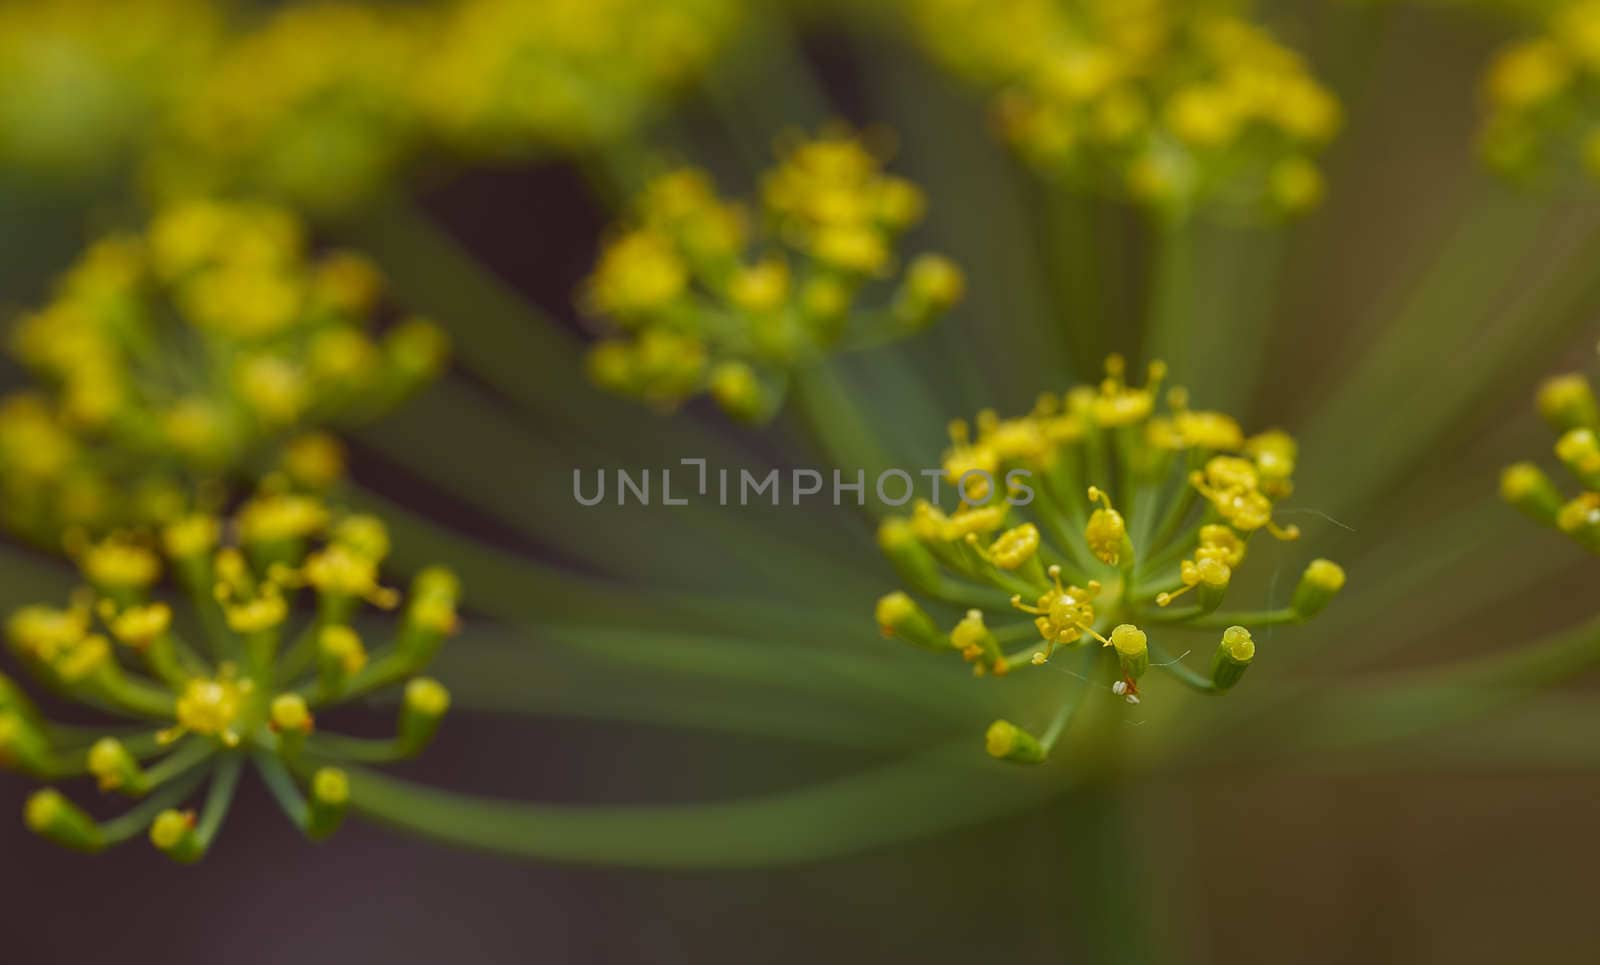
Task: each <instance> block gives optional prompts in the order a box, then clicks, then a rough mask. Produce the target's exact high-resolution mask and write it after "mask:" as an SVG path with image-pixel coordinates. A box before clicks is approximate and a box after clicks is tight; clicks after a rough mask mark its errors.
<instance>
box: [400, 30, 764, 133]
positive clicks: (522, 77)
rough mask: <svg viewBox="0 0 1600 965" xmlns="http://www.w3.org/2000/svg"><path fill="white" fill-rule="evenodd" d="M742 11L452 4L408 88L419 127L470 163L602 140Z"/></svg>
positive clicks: (674, 84) (630, 129) (652, 106)
mask: <svg viewBox="0 0 1600 965" xmlns="http://www.w3.org/2000/svg"><path fill="white" fill-rule="evenodd" d="M743 12H744V11H743V9H742V7H741V5H740V4H738V3H735V2H731V0H689V2H678V3H655V2H651V0H599V2H594V0H545V2H541V3H523V2H519V0H458V2H455V3H452V4H448V5H447V7H446V10H445V11H444V12H443V15H442V17H441V19H442V21H443V22H442V23H441V24H440V25H439V26H438V35H437V37H434V38H430V40H431V41H432V43H430V49H429V56H428V57H427V58H426V59H425V63H424V65H423V75H422V80H421V82H420V83H419V84H418V85H417V88H416V90H417V99H418V103H419V105H420V110H421V113H422V117H423V120H424V123H425V124H426V125H427V127H428V129H429V131H430V132H431V133H432V134H433V135H434V136H435V137H437V138H438V139H440V140H441V141H442V142H443V143H444V144H445V145H447V146H449V147H451V148H453V149H455V150H456V151H457V152H459V153H462V154H466V155H469V156H476V155H488V156H491V157H507V156H509V157H520V156H527V155H532V154H537V153H540V152H544V151H549V150H552V149H558V150H567V151H586V150H592V149H594V148H596V147H600V146H604V145H607V144H613V143H615V142H617V141H620V140H622V139H624V138H626V137H627V136H628V135H631V134H632V133H634V131H635V130H636V129H637V128H638V127H639V125H640V124H641V123H642V122H643V121H644V120H645V118H647V117H648V116H649V115H651V114H652V113H654V112H655V111H656V110H657V109H659V108H660V107H661V106H662V104H663V102H664V101H665V100H666V99H668V98H669V97H670V96H671V95H672V94H673V93H675V92H676V91H677V90H679V89H681V88H683V87H684V86H685V85H686V84H688V83H690V82H692V81H693V79H694V78H695V77H696V76H697V75H698V74H699V73H700V72H701V71H702V70H703V69H704V68H705V67H706V65H707V64H708V62H709V61H710V60H711V58H712V57H713V56H714V55H715V54H716V53H717V52H718V51H719V50H720V49H721V48H722V46H723V45H724V43H725V42H726V41H727V40H728V38H729V36H730V35H731V34H732V33H733V31H734V29H735V28H736V27H737V25H738V23H739V21H740V19H741V17H742V15H743Z"/></svg>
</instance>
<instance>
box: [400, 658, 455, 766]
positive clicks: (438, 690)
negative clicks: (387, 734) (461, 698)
mask: <svg viewBox="0 0 1600 965" xmlns="http://www.w3.org/2000/svg"><path fill="white" fill-rule="evenodd" d="M449 709H450V691H448V690H446V689H444V685H443V684H441V683H439V681H437V680H434V679H432V678H430V677H418V678H416V679H415V680H412V681H411V682H410V683H408V684H406V693H405V699H404V700H403V701H402V702H401V704H400V723H399V726H398V728H397V730H398V732H399V733H398V736H397V737H396V742H397V744H398V745H399V748H400V752H401V753H402V754H403V755H405V756H408V757H409V756H413V755H416V754H420V753H422V751H423V749H424V748H426V747H427V746H428V745H429V744H430V743H432V742H433V737H434V735H435V734H437V733H438V732H439V722H440V721H441V720H443V719H444V715H445V711H447V710H449Z"/></svg>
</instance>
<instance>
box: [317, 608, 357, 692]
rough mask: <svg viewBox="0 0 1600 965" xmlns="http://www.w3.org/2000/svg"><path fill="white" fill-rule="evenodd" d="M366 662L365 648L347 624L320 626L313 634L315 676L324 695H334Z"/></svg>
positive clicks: (348, 682) (342, 690)
mask: <svg viewBox="0 0 1600 965" xmlns="http://www.w3.org/2000/svg"><path fill="white" fill-rule="evenodd" d="M366 665H367V648H366V647H365V646H363V645H362V643H361V637H360V635H358V634H357V633H356V632H355V631H354V630H352V629H351V628H350V627H347V626H344V625H343V624H336V625H334V626H331V627H323V628H322V632H321V633H320V634H318V635H317V676H318V680H319V683H320V685H321V687H322V692H323V694H324V695H326V696H327V697H330V698H332V697H338V696H339V695H341V694H343V693H344V691H345V688H346V687H348V686H349V684H350V678H351V677H354V676H355V675H356V674H358V673H360V672H361V671H362V670H363V669H364V668H365V667H366Z"/></svg>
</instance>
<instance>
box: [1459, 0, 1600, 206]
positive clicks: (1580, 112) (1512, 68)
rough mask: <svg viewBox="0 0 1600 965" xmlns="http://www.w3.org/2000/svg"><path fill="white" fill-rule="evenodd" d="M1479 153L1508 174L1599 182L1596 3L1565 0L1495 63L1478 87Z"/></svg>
mask: <svg viewBox="0 0 1600 965" xmlns="http://www.w3.org/2000/svg"><path fill="white" fill-rule="evenodd" d="M1484 94H1485V99H1486V100H1487V102H1488V117H1487V119H1486V120H1485V122H1484V127H1483V134H1482V139H1483V150H1484V154H1485V156H1486V157H1487V158H1488V159H1489V162H1490V163H1491V164H1493V165H1494V166H1495V167H1497V168H1499V169H1501V170H1503V171H1506V172H1508V173H1511V174H1517V175H1529V174H1533V173H1535V172H1539V171H1556V172H1560V171H1563V170H1566V171H1571V170H1582V171H1585V172H1587V173H1588V174H1589V176H1591V177H1600V2H1597V0H1576V2H1572V0H1568V2H1562V3H1558V4H1556V5H1555V6H1554V8H1553V9H1552V10H1550V11H1549V13H1548V14H1547V15H1546V16H1545V17H1544V19H1543V23H1542V26H1541V28H1540V29H1539V31H1538V32H1537V33H1535V34H1534V35H1532V36H1530V37H1526V38H1524V39H1522V40H1519V41H1517V42H1515V43H1513V44H1511V45H1509V46H1507V47H1506V48H1505V49H1503V50H1501V51H1500V53H1499V54H1498V55H1497V56H1496V57H1495V59H1494V62H1493V63H1492V64H1491V65H1490V68H1489V73H1488V77H1487V79H1486V81H1485V84H1484Z"/></svg>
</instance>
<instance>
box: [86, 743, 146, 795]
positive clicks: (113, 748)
mask: <svg viewBox="0 0 1600 965" xmlns="http://www.w3.org/2000/svg"><path fill="white" fill-rule="evenodd" d="M89 773H90V774H93V775H94V776H95V779H96V780H97V781H98V782H99V783H100V790H101V791H120V792H122V793H123V794H126V795H128V796H130V797H140V796H142V795H143V794H144V793H145V792H146V791H148V790H149V789H150V782H149V780H148V779H147V778H146V777H145V773H144V769H143V768H141V767H140V766H139V762H138V761H136V760H134V758H133V755H132V754H130V753H128V749H127V748H126V747H124V746H123V744H122V742H121V741H119V740H117V739H116V738H114V737H102V738H101V739H100V740H98V741H95V744H94V746H93V747H91V748H89Z"/></svg>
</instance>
